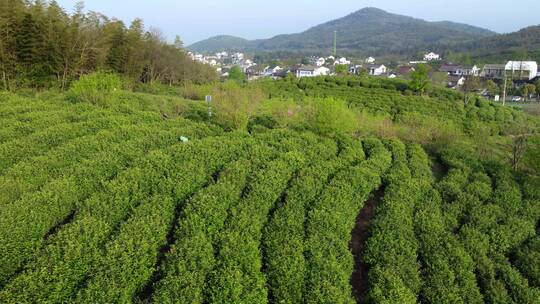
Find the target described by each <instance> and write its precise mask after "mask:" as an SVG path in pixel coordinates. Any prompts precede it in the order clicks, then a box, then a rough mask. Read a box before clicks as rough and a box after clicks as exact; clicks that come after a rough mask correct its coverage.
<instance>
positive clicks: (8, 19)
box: [0, 0, 217, 90]
mask: <svg viewBox="0 0 540 304" xmlns="http://www.w3.org/2000/svg"><path fill="white" fill-rule="evenodd" d="M0 30H1V32H2V33H4V34H3V35H2V37H1V38H0V88H1V89H4V90H14V89H18V88H59V89H62V90H65V89H67V88H68V86H69V83H71V82H72V81H74V80H76V79H78V78H79V77H80V76H81V75H84V74H88V73H92V72H95V71H99V70H102V69H104V70H111V71H113V72H115V73H118V74H120V75H122V76H123V77H125V78H126V79H129V80H130V81H132V82H137V83H138V82H141V81H142V82H145V83H155V82H158V83H163V84H167V85H172V84H179V83H182V82H186V81H191V82H195V83H206V82H210V81H215V80H217V73H216V72H215V69H214V68H213V67H210V66H208V65H204V64H202V63H198V62H195V61H193V60H191V59H190V58H189V57H188V56H187V54H186V52H185V51H184V50H183V48H182V45H181V44H178V43H177V44H170V43H168V42H167V41H166V39H165V38H164V37H163V35H162V34H161V33H160V32H159V31H156V30H154V29H149V30H146V29H145V27H144V25H143V22H142V20H140V19H135V20H133V22H132V23H131V24H130V25H129V26H126V25H125V24H124V23H123V22H121V21H118V19H116V18H110V17H107V16H105V15H102V14H99V13H96V12H85V11H84V9H83V6H78V7H77V9H76V11H75V12H73V13H68V12H67V11H66V10H65V9H63V8H62V7H60V5H59V4H58V3H57V2H56V1H23V0H13V1H5V0H4V1H2V2H1V3H0Z"/></svg>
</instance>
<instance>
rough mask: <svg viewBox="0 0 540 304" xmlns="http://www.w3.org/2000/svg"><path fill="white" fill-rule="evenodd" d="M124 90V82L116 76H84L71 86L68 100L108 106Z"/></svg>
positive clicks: (97, 73)
mask: <svg viewBox="0 0 540 304" xmlns="http://www.w3.org/2000/svg"><path fill="white" fill-rule="evenodd" d="M121 89H122V81H121V80H120V78H119V77H118V76H117V75H115V74H109V73H104V72H96V73H92V74H89V75H84V76H82V77H81V79H79V80H78V81H76V82H74V83H73V84H72V85H71V89H70V90H69V93H68V98H69V99H70V100H71V101H72V102H87V103H90V104H93V105H97V106H107V105H109V104H110V103H111V102H112V101H114V100H115V96H117V94H118V93H119V90H121Z"/></svg>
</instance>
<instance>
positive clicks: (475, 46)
mask: <svg viewBox="0 0 540 304" xmlns="http://www.w3.org/2000/svg"><path fill="white" fill-rule="evenodd" d="M440 49H443V50H451V51H453V52H457V53H466V54H468V55H469V56H471V57H473V58H475V59H477V60H480V61H483V62H504V61H507V60H512V59H514V60H517V59H523V60H536V61H539V62H540V25H537V26H530V27H527V28H524V29H521V30H519V31H517V32H514V33H508V34H501V35H495V36H490V37H485V38H482V39H478V40H475V41H469V42H464V43H457V44H448V45H444V46H442V47H440Z"/></svg>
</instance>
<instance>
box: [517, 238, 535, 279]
mask: <svg viewBox="0 0 540 304" xmlns="http://www.w3.org/2000/svg"><path fill="white" fill-rule="evenodd" d="M513 257H514V260H515V264H516V267H517V268H518V269H519V271H520V272H521V273H523V275H524V276H525V277H527V279H529V283H530V284H531V285H532V286H534V287H536V288H540V236H538V235H537V236H534V237H532V238H531V239H529V240H527V242H525V243H524V244H523V245H521V246H520V247H519V248H517V249H516V251H515V253H514V254H513Z"/></svg>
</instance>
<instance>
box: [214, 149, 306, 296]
mask: <svg viewBox="0 0 540 304" xmlns="http://www.w3.org/2000/svg"><path fill="white" fill-rule="evenodd" d="M303 162H304V160H303V158H302V157H301V156H300V154H299V153H297V152H290V153H287V154H285V155H283V157H282V158H280V159H277V160H275V161H271V162H269V163H267V164H266V166H265V169H263V170H261V171H259V172H257V173H256V175H255V176H254V177H253V179H251V180H250V182H249V183H248V188H247V189H246V196H245V197H244V198H243V199H241V200H240V201H239V202H238V204H237V205H236V206H235V208H233V209H232V210H231V212H230V215H229V218H228V219H227V221H226V223H225V227H224V229H223V230H222V232H221V233H220V234H219V236H218V239H217V242H216V245H217V247H216V250H217V257H216V260H217V263H216V265H215V267H214V269H213V270H212V272H211V275H210V278H209V280H208V285H207V287H206V291H207V296H208V298H207V302H209V303H250V304H251V303H266V302H267V300H268V294H267V289H266V286H265V285H266V279H265V276H264V275H263V273H262V266H263V265H262V256H261V252H260V250H259V244H260V242H261V238H262V230H263V227H264V225H265V223H266V222H267V220H268V215H269V212H270V211H271V209H272V208H273V207H274V204H275V202H276V201H278V200H279V199H280V196H281V194H282V192H283V191H284V190H285V189H286V187H287V185H288V181H289V179H291V178H292V176H293V173H294V172H295V171H296V170H297V169H299V168H300V167H301V166H302V163H303Z"/></svg>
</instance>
